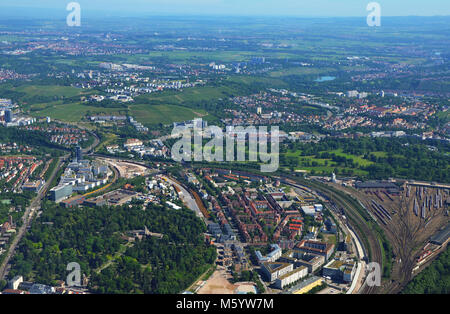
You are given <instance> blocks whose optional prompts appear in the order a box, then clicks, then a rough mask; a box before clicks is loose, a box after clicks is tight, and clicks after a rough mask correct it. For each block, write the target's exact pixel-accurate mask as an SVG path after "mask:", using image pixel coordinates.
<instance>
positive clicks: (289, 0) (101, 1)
mask: <svg viewBox="0 0 450 314" xmlns="http://www.w3.org/2000/svg"><path fill="white" fill-rule="evenodd" d="M69 2H71V0H0V11H2V9H3V13H5V12H12V11H11V9H10V8H11V7H17V8H18V9H17V10H14V15H20V11H21V10H23V12H30V8H41V9H57V10H59V9H61V10H64V9H65V6H66V5H67V4H68V3H69ZM77 2H78V3H80V5H81V8H82V10H83V11H84V12H85V13H87V14H89V13H91V14H92V13H93V12H95V11H102V12H104V13H105V14H107V15H110V14H120V15H155V14H156V15H157V14H169V15H170V14H174V15H179V14H188V15H203V14H214V15H217V14H220V15H291V16H292V15H293V16H365V15H367V11H366V6H367V4H368V3H369V2H371V0H78V1H77ZM376 2H378V3H380V4H381V8H382V15H383V16H407V15H427V16H429V15H450V0H378V1H376ZM19 8H23V9H19ZM38 11H40V10H36V12H38Z"/></svg>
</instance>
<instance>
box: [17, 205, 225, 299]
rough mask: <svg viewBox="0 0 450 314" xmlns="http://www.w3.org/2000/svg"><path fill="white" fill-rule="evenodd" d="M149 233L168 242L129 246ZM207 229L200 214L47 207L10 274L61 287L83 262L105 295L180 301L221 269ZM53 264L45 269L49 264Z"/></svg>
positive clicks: (150, 240)
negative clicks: (177, 296)
mask: <svg viewBox="0 0 450 314" xmlns="http://www.w3.org/2000/svg"><path fill="white" fill-rule="evenodd" d="M144 226H146V227H147V228H148V229H149V230H150V231H151V232H156V233H161V234H163V235H164V236H163V238H162V239H159V238H157V237H156V238H153V237H144V238H143V239H142V240H140V241H139V240H136V242H133V241H131V242H130V241H128V240H127V236H128V233H127V232H128V231H130V230H141V229H144ZM205 231H206V228H205V226H204V224H203V222H202V221H201V220H200V219H198V218H197V217H196V216H195V214H194V213H193V212H192V211H190V210H188V209H182V210H179V211H174V210H170V209H167V208H165V207H161V206H158V205H150V206H149V207H148V208H146V209H145V210H143V209H142V207H141V206H131V207H129V206H128V205H127V206H119V207H114V208H112V207H98V208H87V207H86V208H77V209H66V208H63V207H60V206H58V205H55V204H53V203H51V202H47V203H45V205H44V207H43V213H42V215H41V216H40V217H39V218H38V219H37V221H36V222H35V223H34V224H33V226H32V228H31V230H30V232H29V233H28V235H27V236H26V238H24V240H23V241H22V242H21V245H20V247H19V248H18V250H17V254H16V255H15V257H14V260H13V266H12V270H11V272H10V274H9V276H10V277H13V276H15V275H17V274H21V275H23V276H24V278H25V280H32V281H36V282H39V283H46V284H54V283H55V281H56V280H65V278H66V276H67V275H68V272H67V271H66V266H67V264H68V263H70V262H77V263H79V264H80V266H81V270H82V272H83V274H85V275H86V276H87V277H88V279H89V288H90V289H91V290H92V291H94V292H97V293H132V292H133V293H140V292H142V293H178V292H180V291H182V290H183V289H186V288H187V287H188V286H189V285H190V284H191V283H192V282H193V281H194V280H195V279H196V278H197V277H198V276H200V275H201V274H202V273H203V272H204V271H206V270H207V269H208V267H209V266H210V265H211V264H212V263H213V262H214V261H215V258H216V252H215V249H214V248H213V247H209V246H207V245H206V244H205V241H204V239H203V232H205ZM43 261H45V262H43Z"/></svg>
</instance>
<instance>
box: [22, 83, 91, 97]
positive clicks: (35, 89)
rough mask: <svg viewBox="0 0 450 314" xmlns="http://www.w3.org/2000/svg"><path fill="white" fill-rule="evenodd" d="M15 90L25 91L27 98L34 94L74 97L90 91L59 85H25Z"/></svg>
mask: <svg viewBox="0 0 450 314" xmlns="http://www.w3.org/2000/svg"><path fill="white" fill-rule="evenodd" d="M14 90H15V91H17V92H22V93H25V94H26V95H27V96H26V97H27V98H28V97H33V96H47V97H74V96H79V95H84V94H89V92H88V91H86V90H83V89H79V88H75V87H71V86H58V85H25V86H20V87H17V88H15V89H14Z"/></svg>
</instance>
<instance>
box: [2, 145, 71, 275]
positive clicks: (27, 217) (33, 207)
mask: <svg viewBox="0 0 450 314" xmlns="http://www.w3.org/2000/svg"><path fill="white" fill-rule="evenodd" d="M69 156H70V154H66V155H64V156H62V157H59V160H58V164H57V166H56V167H55V169H53V172H52V174H51V176H50V178H49V179H48V180H47V182H46V183H45V185H44V186H43V187H42V189H41V190H40V191H39V193H38V194H37V195H36V197H34V198H33V199H32V200H31V203H30V205H29V206H28V207H27V208H26V210H25V213H24V214H23V216H22V220H23V224H22V226H21V227H20V228H19V231H18V232H17V234H16V236H15V237H14V239H13V241H12V242H11V245H10V246H9V248H8V251H7V253H6V256H5V259H4V260H3V262H2V264H1V265H0V279H4V278H5V276H6V275H7V274H8V271H9V268H8V267H9V262H10V260H11V258H12V257H13V256H14V253H15V251H16V248H17V245H18V244H19V242H20V240H22V238H23V236H24V235H25V233H26V231H27V229H28V227H29V226H30V225H31V222H32V221H33V218H34V214H35V213H36V212H37V211H38V210H40V209H41V202H42V200H43V199H44V197H45V195H46V194H47V190H48V188H49V186H50V184H51V183H52V181H53V179H54V178H55V176H56V174H57V173H58V171H59V169H60V168H61V164H62V162H63V161H64V160H66V159H67V158H68V157H69Z"/></svg>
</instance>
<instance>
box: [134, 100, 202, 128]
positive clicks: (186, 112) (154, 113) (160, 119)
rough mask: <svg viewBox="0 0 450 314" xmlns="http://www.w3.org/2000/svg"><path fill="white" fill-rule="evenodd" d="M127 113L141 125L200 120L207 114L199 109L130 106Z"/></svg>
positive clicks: (173, 106) (174, 106) (170, 106)
mask: <svg viewBox="0 0 450 314" xmlns="http://www.w3.org/2000/svg"><path fill="white" fill-rule="evenodd" d="M129 113H130V114H131V115H132V116H133V117H135V119H136V120H137V121H139V122H141V123H147V124H158V123H163V124H170V123H173V122H181V121H186V120H192V119H194V118H201V117H204V116H206V115H207V112H206V111H204V110H200V109H190V108H186V107H181V106H176V105H151V106H150V105H139V104H137V105H132V106H130V111H129Z"/></svg>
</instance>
